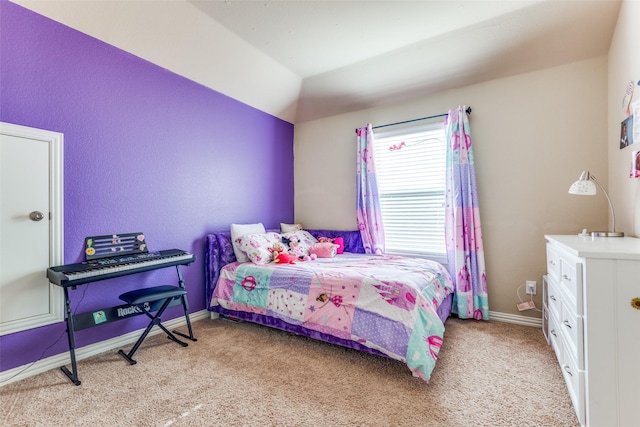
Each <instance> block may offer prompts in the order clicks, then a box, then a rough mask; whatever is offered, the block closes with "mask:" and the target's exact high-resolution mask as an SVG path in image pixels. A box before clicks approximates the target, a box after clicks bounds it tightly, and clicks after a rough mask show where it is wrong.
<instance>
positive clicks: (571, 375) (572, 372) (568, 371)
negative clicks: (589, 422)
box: [558, 339, 586, 425]
mask: <svg viewBox="0 0 640 427" xmlns="http://www.w3.org/2000/svg"><path fill="white" fill-rule="evenodd" d="M560 341H561V343H562V344H561V345H562V348H563V349H565V350H566V347H567V343H566V342H564V340H563V339H560ZM558 360H560V361H561V362H560V369H561V370H562V376H563V377H564V380H565V382H566V383H567V390H568V391H569V396H570V397H571V402H572V403H573V408H574V409H575V411H576V415H577V416H578V421H579V422H580V425H585V424H586V407H585V374H584V370H581V369H579V368H578V366H577V362H576V360H575V359H574V358H573V357H572V354H571V352H568V351H563V354H562V358H559V359H558Z"/></svg>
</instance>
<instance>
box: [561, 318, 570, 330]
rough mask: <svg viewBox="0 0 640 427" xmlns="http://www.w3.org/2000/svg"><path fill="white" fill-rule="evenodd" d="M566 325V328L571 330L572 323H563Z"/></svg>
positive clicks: (566, 321)
mask: <svg viewBox="0 0 640 427" xmlns="http://www.w3.org/2000/svg"><path fill="white" fill-rule="evenodd" d="M562 323H563V324H564V326H566V327H567V328H569V329H571V323H569V321H568V320H565V321H564V322H562Z"/></svg>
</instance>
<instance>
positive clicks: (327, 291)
mask: <svg viewBox="0 0 640 427" xmlns="http://www.w3.org/2000/svg"><path fill="white" fill-rule="evenodd" d="M306 231H307V232H309V233H310V234H311V235H312V236H314V238H319V237H321V236H323V237H327V238H335V237H341V238H342V239H343V241H344V242H343V245H344V253H342V254H339V255H336V256H335V257H330V258H318V259H315V260H309V261H300V262H295V263H294V264H275V263H269V264H266V265H256V264H254V263H252V262H238V261H237V260H236V256H235V254H234V250H233V245H232V238H231V233H230V232H228V231H226V232H219V233H213V234H209V235H207V236H206V242H207V247H206V250H205V268H206V272H205V273H206V278H205V281H206V298H207V301H208V303H209V307H208V310H209V311H210V312H211V313H212V317H216V316H217V315H222V316H226V317H229V318H232V319H239V320H245V321H250V322H254V323H258V324H261V325H264V326H268V327H272V328H277V329H281V330H284V331H288V332H292V333H295V334H299V335H303V336H307V337H311V338H314V339H318V340H322V341H325V342H329V343H332V344H337V345H341V346H344V347H348V348H352V349H356V350H359V351H363V352H367V353H372V354H376V355H379V356H384V357H389V358H392V359H396V360H400V361H402V362H404V363H406V364H407V366H408V367H409V369H410V370H411V372H412V373H413V374H414V375H415V376H418V377H420V378H422V379H423V380H424V381H427V382H428V381H429V378H430V377H431V373H432V371H433V369H434V367H435V363H436V360H437V358H438V353H439V350H440V347H441V345H442V341H443V337H444V322H445V320H446V319H447V317H448V316H449V314H450V312H451V302H452V292H453V285H452V282H451V278H450V276H449V274H448V272H447V271H446V269H445V268H444V267H443V266H442V265H440V264H438V263H436V262H433V261H428V260H424V259H417V258H407V257H397V256H388V255H382V256H381V255H367V254H365V253H364V248H363V245H362V240H361V237H360V232H359V231H357V230H356V231H334V230H306Z"/></svg>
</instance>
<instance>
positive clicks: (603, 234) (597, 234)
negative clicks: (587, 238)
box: [591, 231, 624, 237]
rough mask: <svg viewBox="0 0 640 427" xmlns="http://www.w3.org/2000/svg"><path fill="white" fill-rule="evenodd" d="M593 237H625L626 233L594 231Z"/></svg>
mask: <svg viewBox="0 0 640 427" xmlns="http://www.w3.org/2000/svg"><path fill="white" fill-rule="evenodd" d="M591 237H624V233H621V232H618V231H592V232H591Z"/></svg>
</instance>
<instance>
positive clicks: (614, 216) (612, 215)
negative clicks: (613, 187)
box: [590, 174, 616, 233]
mask: <svg viewBox="0 0 640 427" xmlns="http://www.w3.org/2000/svg"><path fill="white" fill-rule="evenodd" d="M590 178H591V180H592V181H593V182H595V183H596V184H598V187H600V189H601V190H602V192H603V193H604V195H605V197H606V198H607V202H609V209H610V210H611V220H612V221H613V224H612V225H613V227H612V228H611V231H612V232H614V233H615V231H616V213H615V212H614V211H613V204H612V203H611V199H610V198H609V194H608V193H607V190H605V189H604V187H603V186H602V184H600V182H598V180H597V179H596V177H595V176H593V174H591V176H590Z"/></svg>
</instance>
